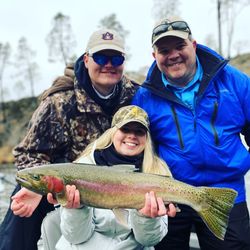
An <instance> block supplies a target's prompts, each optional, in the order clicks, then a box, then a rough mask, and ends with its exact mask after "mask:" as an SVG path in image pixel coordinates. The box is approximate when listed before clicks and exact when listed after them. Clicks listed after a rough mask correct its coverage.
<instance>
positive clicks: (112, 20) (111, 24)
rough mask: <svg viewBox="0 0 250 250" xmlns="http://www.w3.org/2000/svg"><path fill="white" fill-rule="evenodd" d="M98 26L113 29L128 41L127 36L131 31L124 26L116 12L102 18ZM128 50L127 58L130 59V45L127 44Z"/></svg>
mask: <svg viewBox="0 0 250 250" xmlns="http://www.w3.org/2000/svg"><path fill="white" fill-rule="evenodd" d="M98 28H100V29H102V28H107V29H113V30H115V31H116V32H118V33H119V34H120V36H121V37H122V38H123V39H124V41H126V38H127V37H128V35H129V31H128V30H126V29H125V28H124V27H123V26H122V24H121V23H120V22H119V21H118V20H117V17H116V14H114V13H112V14H110V15H109V16H106V17H104V18H102V19H101V20H100V22H99V25H98ZM126 51H127V53H126V58H127V60H128V59H129V57H130V55H129V47H128V46H126Z"/></svg>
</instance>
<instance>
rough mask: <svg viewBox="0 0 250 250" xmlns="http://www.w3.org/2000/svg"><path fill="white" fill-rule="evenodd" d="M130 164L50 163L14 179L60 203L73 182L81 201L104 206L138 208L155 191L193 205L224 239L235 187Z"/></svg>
mask: <svg viewBox="0 0 250 250" xmlns="http://www.w3.org/2000/svg"><path fill="white" fill-rule="evenodd" d="M130 167H131V166H130ZM130 167H129V166H126V168H125V167H124V166H123V167H121V166H119V165H117V166H113V167H106V166H95V165H88V164H79V163H63V164H50V165H42V166H39V167H33V168H28V169H24V170H21V171H19V172H18V173H17V176H16V180H17V182H18V183H19V184H21V185H22V186H23V187H26V188H28V189H30V190H32V191H34V192H36V193H39V194H42V195H45V194H47V193H52V194H53V195H54V196H55V197H56V198H57V200H58V202H59V203H61V204H65V203H66V197H65V186H66V185H67V184H70V185H75V186H76V187H77V189H78V190H79V191H80V199H81V203H82V204H84V205H86V206H91V207H97V208H107V209H116V208H135V209H140V208H142V207H143V206H144V202H145V194H146V193H147V192H149V191H154V192H155V194H156V195H157V196H158V197H162V199H163V201H164V203H165V204H169V203H170V202H173V203H177V204H185V205H189V206H190V207H192V208H193V209H194V210H196V211H197V212H198V213H199V215H200V216H201V218H202V219H203V221H204V222H205V223H206V225H207V227H208V228H209V229H210V230H211V232H212V233H213V234H214V235H215V236H217V237H218V238H219V239H222V240H223V239H224V236H225V233H226V229H227V224H228V217H229V213H230V211H231V208H232V206H233V204H234V199H235V197H236V195H237V192H236V191H234V190H232V189H228V188H209V187H194V186H191V185H188V184H185V183H183V182H180V181H177V180H175V179H173V178H171V177H166V176H161V175H154V174H146V173H139V172H133V171H132V170H131V168H130ZM125 169H127V170H125Z"/></svg>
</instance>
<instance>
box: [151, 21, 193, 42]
mask: <svg viewBox="0 0 250 250" xmlns="http://www.w3.org/2000/svg"><path fill="white" fill-rule="evenodd" d="M170 29H172V30H180V31H186V32H188V33H189V34H191V30H190V28H189V26H188V24H187V23H186V22H184V21H175V22H171V23H162V24H160V25H158V26H157V27H155V28H154V29H153V34H152V41H153V40H154V38H155V37H156V36H159V35H160V34H162V33H164V32H166V31H168V30H170Z"/></svg>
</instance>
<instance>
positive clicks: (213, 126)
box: [211, 101, 220, 146]
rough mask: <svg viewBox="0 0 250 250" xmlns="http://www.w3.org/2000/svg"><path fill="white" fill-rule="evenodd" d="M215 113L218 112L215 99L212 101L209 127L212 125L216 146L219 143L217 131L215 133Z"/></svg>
mask: <svg viewBox="0 0 250 250" xmlns="http://www.w3.org/2000/svg"><path fill="white" fill-rule="evenodd" d="M217 114H218V102H217V101H215V102H214V111H213V114H212V117H211V127H212V130H213V134H214V142H215V145H216V146H218V145H219V144H220V141H219V136H218V133H217V131H216V129H215V120H216V118H217Z"/></svg>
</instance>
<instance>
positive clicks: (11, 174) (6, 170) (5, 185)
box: [0, 164, 16, 224]
mask: <svg viewBox="0 0 250 250" xmlns="http://www.w3.org/2000/svg"><path fill="white" fill-rule="evenodd" d="M15 173H16V168H15V167H14V165H12V164H3V165H0V224H1V223H2V221H3V218H4V216H5V214H6V212H7V210H8V207H9V203H10V196H11V193H12V192H13V190H14V187H15V185H16V181H15Z"/></svg>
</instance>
